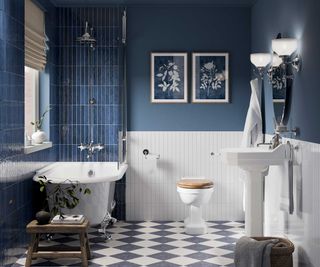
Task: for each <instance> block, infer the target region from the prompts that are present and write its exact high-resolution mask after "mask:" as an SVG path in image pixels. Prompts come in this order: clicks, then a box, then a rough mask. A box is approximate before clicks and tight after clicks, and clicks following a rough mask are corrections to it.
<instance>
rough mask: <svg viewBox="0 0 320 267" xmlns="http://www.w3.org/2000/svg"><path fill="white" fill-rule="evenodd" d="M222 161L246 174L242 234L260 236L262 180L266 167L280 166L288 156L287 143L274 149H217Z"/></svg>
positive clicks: (265, 147)
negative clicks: (244, 232)
mask: <svg viewBox="0 0 320 267" xmlns="http://www.w3.org/2000/svg"><path fill="white" fill-rule="evenodd" d="M221 156H222V160H223V161H224V162H225V163H227V164H229V165H233V166H238V167H239V168H241V169H242V170H244V171H245V172H246V178H245V231H246V235H247V236H263V212H264V208H263V195H264V192H263V191H264V177H265V176H266V175H267V174H268V170H269V166H271V165H282V164H283V163H284V162H285V160H287V159H288V158H289V156H290V147H289V145H288V144H280V145H279V146H278V147H276V148H275V149H270V148H269V147H268V146H261V147H252V148H227V149H222V150H221Z"/></svg>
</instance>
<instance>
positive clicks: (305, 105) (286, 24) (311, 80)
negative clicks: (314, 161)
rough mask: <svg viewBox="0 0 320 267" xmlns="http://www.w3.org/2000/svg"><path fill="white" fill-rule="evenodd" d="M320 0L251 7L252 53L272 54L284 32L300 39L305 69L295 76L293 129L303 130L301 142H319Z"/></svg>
mask: <svg viewBox="0 0 320 267" xmlns="http://www.w3.org/2000/svg"><path fill="white" fill-rule="evenodd" d="M319 14H320V1H318V0H309V1H301V0H282V1H278V0H258V1H257V2H256V4H255V5H254V7H253V8H252V50H253V51H254V52H268V51H271V40H272V39H273V38H275V36H276V35H277V33H279V32H281V33H282V34H283V35H284V36H285V37H295V38H298V39H299V40H300V49H299V50H300V54H301V57H302V64H303V65H302V70H301V72H300V73H298V74H297V75H296V76H295V81H294V88H293V102H292V109H291V119H290V122H289V125H290V126H291V127H299V128H300V136H298V138H299V139H301V140H305V141H310V142H316V143H320V134H319V133H320V124H319V118H318V116H319V113H320V105H319V99H320V90H319V81H318V77H319V69H320V60H319V59H320V50H319V47H320V34H319V25H320V16H319ZM265 86H266V115H267V117H266V119H267V130H268V132H269V133H273V107H272V104H271V103H272V96H271V88H270V85H269V84H268V81H266V82H265Z"/></svg>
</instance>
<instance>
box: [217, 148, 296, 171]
mask: <svg viewBox="0 0 320 267" xmlns="http://www.w3.org/2000/svg"><path fill="white" fill-rule="evenodd" d="M289 153H290V148H289V146H288V145H287V144H281V145H279V146H278V147H276V148H275V149H269V147H267V146H260V147H248V148H226V149H222V151H221V155H222V159H223V161H224V162H226V163H227V164H229V165H234V166H239V167H240V168H241V169H243V170H245V171H251V170H263V169H266V168H268V167H269V166H271V165H281V164H282V163H283V161H284V160H285V159H286V158H288V157H289Z"/></svg>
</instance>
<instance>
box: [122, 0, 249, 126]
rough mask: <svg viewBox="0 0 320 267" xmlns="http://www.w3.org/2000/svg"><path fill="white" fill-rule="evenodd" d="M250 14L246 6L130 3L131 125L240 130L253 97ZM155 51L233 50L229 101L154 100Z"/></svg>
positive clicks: (129, 75)
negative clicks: (152, 64)
mask: <svg viewBox="0 0 320 267" xmlns="http://www.w3.org/2000/svg"><path fill="white" fill-rule="evenodd" d="M250 20H251V13H250V8H244V7H242V8H240V7H234V8H231V7H228V8H227V7H214V6H183V5H181V6H177V5H167V6H156V5H152V6H131V7H129V8H128V48H127V49H128V59H127V61H128V67H127V70H128V130H130V131H152V130H160V131H161V130H163V131H171V130H172V131H179V130H181V131H188V130H194V131H210V130H217V131H224V130H225V131H238V130H242V129H243V127H244V121H245V116H246V111H247V108H248V103H249V98H250V86H249V81H250V62H249V54H250V42H251V41H250V40H251V33H250ZM152 51H155V52H161V51H170V52H171V51H179V52H181V51H186V52H189V53H191V52H193V51H194V52H197V51H198V52H201V51H203V52H229V53H230V79H231V83H230V90H231V103H230V104H191V103H189V104H151V103H150V53H151V52H152ZM190 55H191V54H190ZM189 77H191V60H190V57H189ZM190 99H191V79H189V100H190Z"/></svg>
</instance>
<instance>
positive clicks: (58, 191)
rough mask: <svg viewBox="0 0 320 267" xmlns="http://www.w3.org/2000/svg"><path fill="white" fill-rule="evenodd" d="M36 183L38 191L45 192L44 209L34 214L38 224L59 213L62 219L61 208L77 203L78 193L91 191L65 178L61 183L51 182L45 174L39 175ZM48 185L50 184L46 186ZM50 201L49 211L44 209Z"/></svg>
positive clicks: (70, 207)
mask: <svg viewBox="0 0 320 267" xmlns="http://www.w3.org/2000/svg"><path fill="white" fill-rule="evenodd" d="M38 183H39V185H40V192H46V198H45V203H44V205H43V207H44V209H43V210H41V211H39V212H38V213H37V214H36V219H37V221H38V222H39V224H46V223H48V222H49V221H50V218H51V217H54V216H55V215H57V214H58V215H59V216H60V219H61V220H63V219H64V213H63V209H65V208H67V209H73V208H75V207H76V206H77V205H78V204H79V201H80V200H79V198H78V195H79V194H83V195H89V194H91V191H90V189H89V188H87V187H83V186H82V185H81V184H80V183H79V182H73V181H71V180H69V179H66V180H65V181H63V182H62V183H58V184H53V183H52V181H51V180H48V179H47V177H45V176H39V180H38ZM48 185H52V186H50V187H48ZM49 202H50V203H51V209H50V213H49V212H47V211H45V210H46V208H48V203H49Z"/></svg>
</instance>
